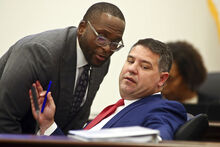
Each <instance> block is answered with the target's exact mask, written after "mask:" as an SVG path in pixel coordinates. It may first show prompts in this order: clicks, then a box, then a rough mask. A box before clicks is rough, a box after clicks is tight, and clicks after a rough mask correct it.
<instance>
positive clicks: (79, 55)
mask: <svg viewBox="0 0 220 147" xmlns="http://www.w3.org/2000/svg"><path fill="white" fill-rule="evenodd" d="M76 43H77V44H76V50H77V51H76V53H77V58H76V59H77V62H76V63H77V68H80V67H83V66H85V65H86V64H88V62H87V61H86V58H85V56H84V54H83V52H82V49H81V48H80V46H79V40H78V37H77V39H76Z"/></svg>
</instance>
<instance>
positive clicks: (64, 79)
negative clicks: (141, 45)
mask: <svg viewBox="0 0 220 147" xmlns="http://www.w3.org/2000/svg"><path fill="white" fill-rule="evenodd" d="M124 29H125V19H124V16H123V14H122V12H121V11H120V9H119V8H118V7H117V6H115V5H113V4H110V3H105V2H100V3H96V4H94V5H92V6H91V7H90V8H89V9H88V10H87V12H86V14H85V15H84V17H83V20H82V21H81V22H80V24H79V26H78V27H77V28H76V27H68V28H64V29H57V30H51V31H47V32H43V33H39V34H35V35H30V36H27V37H25V38H23V39H21V40H19V41H18V42H17V43H15V44H14V45H13V46H12V47H11V48H10V49H9V50H8V51H7V52H6V54H4V55H3V56H2V58H1V59H0V105H1V107H0V133H16V134H19V133H34V131H35V125H36V124H35V121H34V119H33V116H32V113H31V108H30V101H29V95H28V90H29V89H30V87H31V86H32V83H34V82H36V81H39V82H40V83H41V84H42V86H43V88H44V89H46V88H47V86H48V83H49V81H52V85H51V89H50V91H51V92H52V93H53V98H54V102H55V104H56V108H57V109H56V113H55V121H56V122H57V124H58V125H59V127H60V128H61V130H62V131H63V132H64V133H67V131H68V130H69V129H80V128H82V126H83V125H84V124H85V122H86V121H87V119H88V117H89V114H90V107H91V104H92V102H93V99H94V97H95V95H96V92H97V90H98V89H99V85H100V84H101V82H102V80H103V78H104V77H105V75H106V74H107V72H108V68H109V64H110V56H111V55H112V54H113V53H114V52H115V51H118V50H119V49H121V48H122V47H123V46H124V45H123V41H122V36H123V32H124ZM85 65H88V66H89V67H90V70H89V73H88V72H87V73H88V74H89V75H88V74H87V75H88V80H86V82H87V84H88V86H85V87H84V89H85V92H83V93H82V95H81V96H82V98H81V99H80V101H79V99H77V98H79V96H77V92H76V89H77V83H78V80H79V79H80V78H79V77H80V75H81V74H82V73H83V71H84V70H85V69H86V68H85ZM88 66H86V67H88ZM87 69H88V68H87Z"/></svg>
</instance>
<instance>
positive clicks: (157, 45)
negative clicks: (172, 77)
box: [132, 38, 173, 72]
mask: <svg viewBox="0 0 220 147" xmlns="http://www.w3.org/2000/svg"><path fill="white" fill-rule="evenodd" d="M137 45H142V46H144V47H147V48H149V49H150V50H151V51H152V52H153V53H155V54H157V55H159V56H160V58H159V67H158V68H159V71H160V72H169V71H170V69H171V66H172V61H173V56H172V53H171V51H170V49H169V48H168V46H167V45H166V44H165V43H163V42H161V41H158V40H154V39H152V38H146V39H141V40H139V41H138V42H137V43H135V44H134V45H133V46H132V48H133V47H135V46H137Z"/></svg>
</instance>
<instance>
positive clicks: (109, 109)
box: [84, 99, 124, 130]
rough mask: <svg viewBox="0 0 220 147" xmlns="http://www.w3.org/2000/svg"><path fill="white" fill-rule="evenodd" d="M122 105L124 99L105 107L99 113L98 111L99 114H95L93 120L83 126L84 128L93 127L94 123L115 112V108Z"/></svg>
mask: <svg viewBox="0 0 220 147" xmlns="http://www.w3.org/2000/svg"><path fill="white" fill-rule="evenodd" d="M122 105H124V99H120V100H119V101H118V102H117V103H115V104H113V105H110V106H108V107H106V108H105V109H103V110H102V112H101V113H99V115H97V116H96V117H95V118H94V119H93V121H91V122H90V123H89V124H88V125H87V126H86V127H85V128H84V130H89V129H91V128H92V127H94V126H95V125H96V124H98V123H99V122H100V121H101V120H103V119H104V118H106V117H108V116H110V115H111V114H112V113H114V112H115V110H116V109H117V108H118V107H119V106H122Z"/></svg>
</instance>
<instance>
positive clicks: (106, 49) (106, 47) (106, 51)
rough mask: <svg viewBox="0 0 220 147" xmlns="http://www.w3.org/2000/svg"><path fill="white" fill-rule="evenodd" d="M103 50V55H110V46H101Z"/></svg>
mask: <svg viewBox="0 0 220 147" xmlns="http://www.w3.org/2000/svg"><path fill="white" fill-rule="evenodd" d="M102 48H103V50H104V51H105V53H110V52H111V53H112V50H111V46H110V44H107V45H105V46H102Z"/></svg>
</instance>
